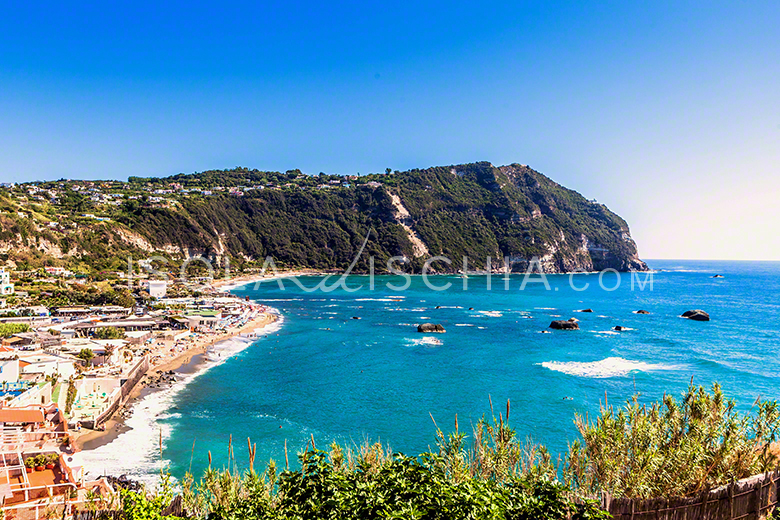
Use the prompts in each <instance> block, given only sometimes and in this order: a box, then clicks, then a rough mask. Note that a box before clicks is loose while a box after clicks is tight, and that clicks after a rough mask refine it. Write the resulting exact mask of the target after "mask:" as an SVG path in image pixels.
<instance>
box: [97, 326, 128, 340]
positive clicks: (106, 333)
mask: <svg viewBox="0 0 780 520" xmlns="http://www.w3.org/2000/svg"><path fill="white" fill-rule="evenodd" d="M95 337H96V338H98V339H123V338H124V337H125V333H124V332H122V331H121V330H119V329H118V328H116V327H102V328H99V329H97V330H96V331H95Z"/></svg>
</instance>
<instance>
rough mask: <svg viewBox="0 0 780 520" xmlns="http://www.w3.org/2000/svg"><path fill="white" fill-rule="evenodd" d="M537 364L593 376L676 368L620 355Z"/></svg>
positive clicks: (583, 375)
mask: <svg viewBox="0 0 780 520" xmlns="http://www.w3.org/2000/svg"><path fill="white" fill-rule="evenodd" d="M537 364H538V365H541V366H542V367H544V368H546V369H548V370H552V371H554V372H563V373H564V374H568V375H570V376H580V377H593V378H605V377H621V376H626V375H628V374H630V373H632V372H654V371H658V370H676V369H677V368H678V367H677V366H675V365H664V364H660V363H645V362H643V361H631V360H629V359H623V358H621V357H609V358H606V359H602V360H601V361H588V362H580V361H567V362H563V361H545V362H544V363H537Z"/></svg>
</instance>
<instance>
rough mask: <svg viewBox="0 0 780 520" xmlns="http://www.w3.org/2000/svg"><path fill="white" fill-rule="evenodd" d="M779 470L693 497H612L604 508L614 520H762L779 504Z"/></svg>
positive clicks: (606, 498)
mask: <svg viewBox="0 0 780 520" xmlns="http://www.w3.org/2000/svg"><path fill="white" fill-rule="evenodd" d="M779 482H780V471H772V472H769V473H763V474H761V475H754V476H752V477H748V478H746V479H743V480H739V481H737V482H734V483H733V484H729V485H727V486H721V487H718V488H715V489H712V490H707V491H704V492H702V493H701V495H699V496H697V497H690V498H649V499H632V498H614V499H613V498H612V497H610V496H609V495H608V494H605V495H603V496H602V499H601V506H602V507H603V508H604V509H605V510H606V511H609V513H610V514H611V515H612V517H613V518H614V519H615V520H759V519H763V518H766V517H767V516H768V515H769V514H770V513H771V512H772V510H773V509H774V508H775V506H776V505H777V503H778V483H779Z"/></svg>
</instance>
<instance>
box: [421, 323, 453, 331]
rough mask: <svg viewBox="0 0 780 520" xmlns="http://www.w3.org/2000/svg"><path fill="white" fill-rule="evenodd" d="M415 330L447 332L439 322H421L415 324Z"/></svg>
mask: <svg viewBox="0 0 780 520" xmlns="http://www.w3.org/2000/svg"><path fill="white" fill-rule="evenodd" d="M417 332H447V331H446V330H444V327H442V326H441V324H439V323H422V324H420V325H417Z"/></svg>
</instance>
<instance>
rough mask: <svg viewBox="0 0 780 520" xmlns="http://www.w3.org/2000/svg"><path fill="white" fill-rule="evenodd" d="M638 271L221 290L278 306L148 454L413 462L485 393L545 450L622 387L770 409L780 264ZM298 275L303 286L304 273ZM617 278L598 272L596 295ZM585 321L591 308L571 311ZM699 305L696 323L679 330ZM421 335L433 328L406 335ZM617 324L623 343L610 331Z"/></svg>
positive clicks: (164, 411) (174, 467)
mask: <svg viewBox="0 0 780 520" xmlns="http://www.w3.org/2000/svg"><path fill="white" fill-rule="evenodd" d="M650 265H651V267H653V268H654V269H658V270H660V271H659V272H656V273H654V274H653V276H652V280H653V281H652V289H651V288H650V287H649V285H648V286H645V288H644V290H640V289H639V287H638V286H637V285H635V286H634V287H633V289H632V287H631V276H630V275H629V274H621V275H620V286H619V287H618V288H617V289H616V290H614V291H607V290H604V289H602V288H600V287H599V281H598V275H576V276H574V277H573V280H574V283H575V284H576V285H577V286H578V287H581V286H582V285H584V283H586V282H587V283H590V287H589V288H588V289H587V290H585V291H582V292H578V291H575V290H573V289H572V288H571V287H570V277H569V276H566V275H556V276H548V277H547V279H548V281H549V284H550V289H549V290H547V289H546V288H545V287H544V285H543V284H540V283H529V284H528V285H527V286H526V287H525V289H524V290H520V285H521V283H522V280H523V277H522V276H519V275H515V276H512V277H510V287H509V290H508V291H507V290H504V280H503V279H502V278H501V277H499V276H493V278H492V287H491V290H487V287H486V281H487V280H486V278H485V277H484V276H471V277H470V278H468V280H467V283H468V289H467V290H463V287H462V284H463V279H461V278H459V277H455V276H452V277H435V278H431V279H430V280H431V282H432V283H434V284H437V285H439V284H443V283H446V282H451V283H452V284H453V286H452V287H451V288H450V289H449V290H447V291H444V292H437V291H433V290H431V289H429V288H427V287H426V286H425V284H424V283H423V280H422V278H421V277H412V283H411V287H410V288H409V289H408V290H405V291H401V292H397V291H392V290H389V289H387V288H386V287H385V283H387V282H391V283H396V284H400V283H402V282H403V280H398V279H393V278H388V277H378V278H377V279H376V287H375V289H374V290H370V289H369V288H368V286H367V284H368V279H367V278H366V277H360V276H354V277H350V278H349V280H348V285H349V286H352V287H357V286H359V285H361V284H363V285H364V286H365V287H364V288H363V289H361V290H358V291H356V292H352V293H348V292H346V291H344V290H337V291H334V292H330V293H324V292H321V291H316V292H313V293H307V292H305V291H303V290H301V289H299V288H297V287H296V286H295V285H294V284H293V283H291V282H290V281H285V282H284V286H285V289H284V290H281V289H280V288H279V287H278V284H277V282H266V283H263V284H261V285H260V287H259V288H258V289H256V290H255V288H254V287H253V286H249V287H248V288H246V289H243V290H242V289H237V290H236V291H234V292H235V293H236V294H240V295H248V296H249V297H250V298H252V299H255V300H258V301H261V302H263V303H266V304H268V305H270V306H272V307H275V308H277V309H278V310H279V311H280V313H281V314H282V316H283V323H282V324H281V326H280V327H279V329H278V331H274V332H273V333H272V334H271V335H269V336H267V337H265V338H263V339H259V340H257V341H256V342H254V343H253V344H251V345H249V346H248V347H246V348H244V349H243V350H240V351H239V352H238V353H237V354H234V355H233V356H231V357H230V358H229V359H227V360H224V359H221V361H223V362H222V363H221V364H215V365H214V366H212V367H211V368H210V369H209V370H208V371H206V372H204V373H202V374H200V375H199V376H198V377H196V378H193V379H192V380H191V381H190V382H189V383H188V384H186V385H184V386H182V387H181V388H180V389H178V390H176V392H175V393H174V394H172V395H170V396H169V398H168V400H167V401H164V402H163V403H159V404H158V407H160V410H159V411H158V412H157V413H159V416H158V417H156V419H155V420H156V422H157V424H158V425H159V426H160V427H162V428H163V429H164V431H165V432H167V433H166V435H165V437H166V440H165V442H164V444H165V451H164V457H165V458H166V459H167V460H169V461H170V469H171V471H172V473H173V474H174V475H175V476H181V475H183V473H184V472H185V471H186V470H187V469H188V468H189V467H190V465H191V467H192V469H193V470H194V472H195V473H196V474H198V473H199V472H200V471H201V470H202V469H203V468H204V467H205V466H206V465H207V453H208V451H209V450H210V451H211V452H212V453H213V455H214V460H215V464H217V465H220V466H221V465H223V464H224V463H225V462H226V452H227V444H228V439H229V436H230V434H233V439H234V445H235V447H236V459H237V460H238V462H239V464H242V465H245V464H246V459H247V449H246V439H247V437H251V439H252V442H253V443H257V454H258V455H257V458H258V461H267V460H268V459H269V458H274V459H275V460H276V461H277V462H280V463H281V464H282V465H283V464H284V442H285V440H286V441H287V443H288V448H289V453H290V457H291V459H294V454H295V453H296V452H297V451H298V450H302V449H303V447H304V446H305V445H306V443H307V441H308V440H309V438H310V435H312V434H313V435H314V438H315V441H316V443H317V446H318V447H323V446H325V445H327V444H329V443H330V442H332V441H334V440H335V441H339V442H341V443H348V444H350V443H360V442H362V441H363V440H365V439H370V440H380V441H381V442H382V443H385V444H389V445H390V446H391V447H392V448H393V449H394V450H395V451H402V452H405V453H407V454H418V453H420V452H423V451H425V450H427V449H428V448H429V446H432V445H433V443H434V440H435V438H434V432H435V427H434V425H433V423H432V421H431V418H430V416H429V413H430V414H432V415H433V417H434V418H435V419H436V421H437V423H438V425H439V426H440V427H441V428H442V429H444V430H448V429H452V428H453V427H454V418H455V414H458V419H459V423H460V427H461V430H464V429H467V427H468V425H469V424H471V423H474V422H476V421H477V420H479V418H480V417H482V416H483V415H485V414H489V413H490V405H489V401H488V396H491V397H492V401H493V404H494V406H495V409H496V413H498V412H499V411H502V412H503V411H504V409H505V403H506V400H507V399H510V400H511V403H512V408H511V416H510V420H509V422H510V424H511V425H512V426H513V427H514V428H515V429H516V430H517V432H518V434H519V435H520V436H521V437H526V436H528V437H531V438H532V439H533V440H534V441H537V442H540V443H543V444H545V445H546V446H547V447H548V448H549V449H550V450H551V451H552V452H553V454H559V453H562V452H564V451H565V450H566V447H567V443H569V442H570V441H572V440H573V439H575V438H576V430H575V428H574V425H573V422H572V419H573V417H574V414H575V412H579V413H582V414H585V413H590V414H591V415H593V414H594V413H597V412H598V410H599V406H600V403H602V402H603V400H604V396H605V392H606V395H607V396H608V399H609V402H610V404H616V403H618V402H621V401H624V400H625V399H627V398H629V397H630V396H631V395H632V394H633V393H634V392H638V393H640V394H641V395H642V399H644V400H646V401H652V400H658V399H660V398H661V397H662V395H663V394H664V392H672V393H675V394H679V393H681V392H682V391H683V390H684V389H685V388H686V386H687V385H688V383H689V381H690V380H691V378H692V377H693V381H694V383H697V384H704V385H710V384H711V383H712V382H715V381H718V382H720V383H721V385H722V386H723V387H724V390H725V391H726V393H727V395H728V396H730V397H733V398H734V399H735V400H736V401H737V403H738V405H739V407H740V409H742V410H747V409H749V407H750V405H751V404H752V403H753V402H754V401H755V399H756V397H758V396H759V395H760V396H762V397H764V398H772V399H777V398H780V387H778V385H777V382H778V379H777V376H776V375H777V373H778V368H779V366H780V365H779V363H778V359H777V351H778V347H779V346H780V341H778V340H780V332H779V331H778V329H779V327H778V325H780V263H770V262H704V261H654V262H650ZM714 274H722V275H724V278H718V279H715V278H712V276H713V275H714ZM644 277H645V275H644V274H641V275H640V278H641V279H642V280H644ZM300 280H301V281H302V282H303V283H304V284H306V285H307V286H314V285H316V283H317V282H318V281H320V278H312V277H309V278H302V279H300ZM617 281H618V280H617V277H616V276H615V274H612V273H608V274H606V275H604V277H603V282H604V285H605V286H606V287H608V288H612V287H614V286H615V284H616V283H617ZM436 306H440V307H441V308H439V309H436V308H435V307H436ZM470 307H473V309H474V310H469V308H470ZM584 308H592V309H593V311H594V312H593V313H578V312H575V311H576V310H578V309H584ZM698 308H701V309H704V310H706V311H707V312H709V313H710V315H711V316H712V321H710V322H706V323H703V322H694V321H690V320H686V319H682V318H680V317H679V315H680V314H681V313H682V312H683V311H685V310H688V309H698ZM638 309H645V310H648V311H650V313H651V314H649V315H640V314H635V313H634V311H636V310H638ZM352 317H359V318H360V319H359V320H356V319H352ZM571 317H576V318H577V319H579V320H580V327H581V330H579V331H553V333H551V334H546V333H541V331H542V330H545V329H547V327H548V325H549V323H550V321H551V320H553V319H568V318H571ZM421 322H434V323H441V324H442V325H444V327H445V328H446V330H447V332H446V333H445V334H420V333H418V332H417V331H416V324H418V323H421ZM616 325H622V326H624V327H629V328H630V329H632V330H628V331H624V332H620V333H614V332H613V331H611V328H612V327H614V326H616ZM226 356H227V355H226ZM220 358H221V356H220ZM567 397H568V398H571V399H565V398H567ZM120 441H121V439H120ZM193 442H194V449H193Z"/></svg>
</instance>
